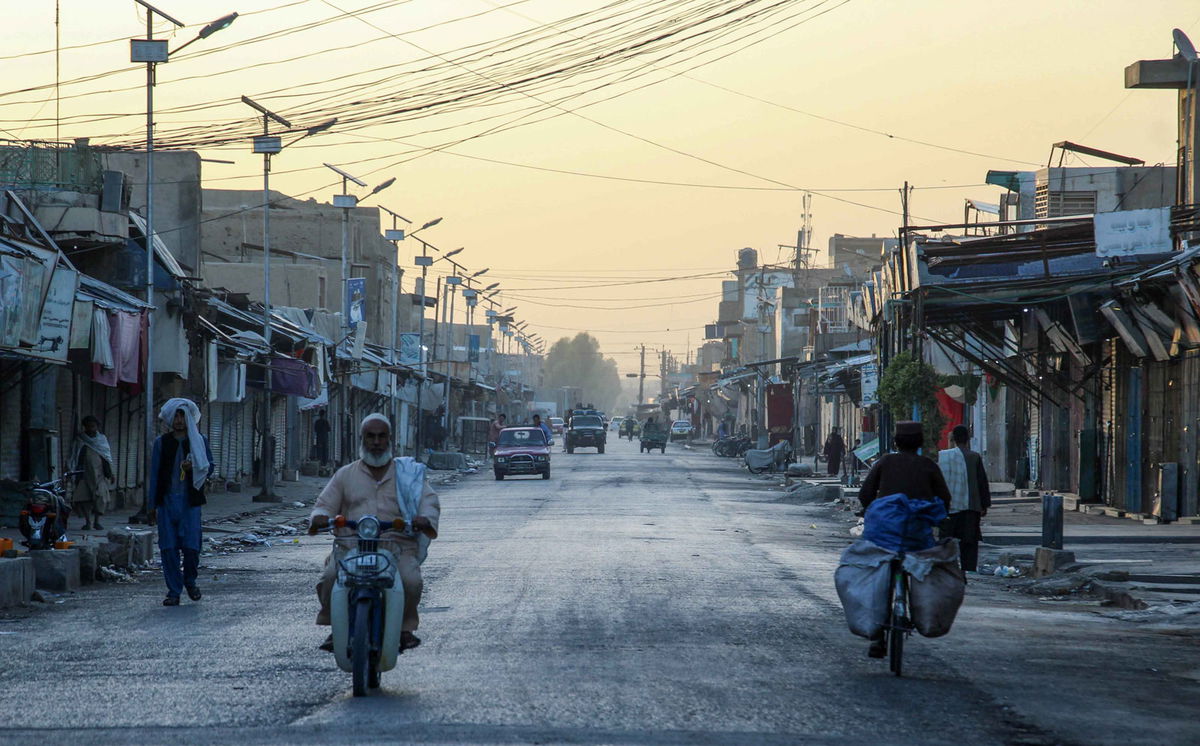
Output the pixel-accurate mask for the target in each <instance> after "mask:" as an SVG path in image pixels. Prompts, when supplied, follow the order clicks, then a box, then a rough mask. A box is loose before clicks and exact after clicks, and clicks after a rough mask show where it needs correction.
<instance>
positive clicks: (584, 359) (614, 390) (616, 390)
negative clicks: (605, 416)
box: [543, 332, 621, 412]
mask: <svg viewBox="0 0 1200 746" xmlns="http://www.w3.org/2000/svg"><path fill="white" fill-rule="evenodd" d="M543 371H544V377H543V381H544V387H545V390H546V392H547V394H546V395H547V396H548V397H549V398H550V400H552V401H556V400H557V398H558V390H559V389H560V388H561V387H563V386H571V387H573V388H578V389H580V390H581V391H580V394H579V397H578V398H580V399H582V400H583V401H584V402H591V403H592V404H595V405H596V407H597V408H599V409H601V410H603V411H606V412H611V411H612V406H613V404H615V403H616V399H617V395H618V394H620V392H621V378H620V376H619V375H618V373H617V363H616V362H615V361H614V360H612V359H611V358H605V357H604V356H603V355H601V354H600V341H599V340H597V339H596V338H595V337H593V336H592V335H590V334H588V333H587V332H580V333H579V334H576V335H575V336H574V337H571V338H568V337H563V338H562V339H560V340H558V341H557V342H555V343H554V344H553V345H551V346H550V351H549V352H548V353H546V362H545V365H544V367H543ZM574 403H575V402H570V404H572V405H573V404H574Z"/></svg>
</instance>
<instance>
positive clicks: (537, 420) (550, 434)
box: [533, 414, 554, 443]
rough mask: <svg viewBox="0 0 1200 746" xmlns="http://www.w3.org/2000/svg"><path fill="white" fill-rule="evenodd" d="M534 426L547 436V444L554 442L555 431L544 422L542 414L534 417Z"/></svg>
mask: <svg viewBox="0 0 1200 746" xmlns="http://www.w3.org/2000/svg"><path fill="white" fill-rule="evenodd" d="M533 426H534V427H536V428H537V429H539V430H541V431H542V433H543V434H544V435H545V436H546V442H547V443H553V442H554V431H553V430H551V429H550V426H549V425H547V424H546V423H544V422H542V416H541V415H540V414H535V415H534V416H533Z"/></svg>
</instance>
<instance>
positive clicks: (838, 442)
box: [825, 427, 846, 477]
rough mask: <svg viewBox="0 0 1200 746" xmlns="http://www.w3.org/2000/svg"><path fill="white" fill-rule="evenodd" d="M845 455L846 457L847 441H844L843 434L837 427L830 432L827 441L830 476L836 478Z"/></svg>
mask: <svg viewBox="0 0 1200 746" xmlns="http://www.w3.org/2000/svg"><path fill="white" fill-rule="evenodd" d="M844 455H846V441H844V440H842V434H841V433H839V432H838V428H836V427H835V428H833V429H831V430H830V431H829V437H828V438H826V439H825V462H826V466H827V467H828V474H829V476H831V477H835V476H837V475H838V472H840V471H841V469H842V456H844Z"/></svg>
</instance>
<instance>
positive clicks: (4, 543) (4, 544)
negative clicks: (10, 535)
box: [0, 539, 13, 554]
mask: <svg viewBox="0 0 1200 746" xmlns="http://www.w3.org/2000/svg"><path fill="white" fill-rule="evenodd" d="M12 548H13V540H12V539H0V554H4V553H5V552H7V551H8V550H10V549H12Z"/></svg>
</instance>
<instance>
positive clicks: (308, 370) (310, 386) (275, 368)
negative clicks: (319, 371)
mask: <svg viewBox="0 0 1200 746" xmlns="http://www.w3.org/2000/svg"><path fill="white" fill-rule="evenodd" d="M316 386H317V376H316V372H315V371H314V370H313V367H312V366H311V365H309V364H308V363H305V362H304V361H303V360H294V359H291V358H278V357H277V358H274V359H272V360H271V391H272V392H274V393H276V394H288V395H291V396H303V397H309V398H311V397H315V396H316V395H317V388H316Z"/></svg>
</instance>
